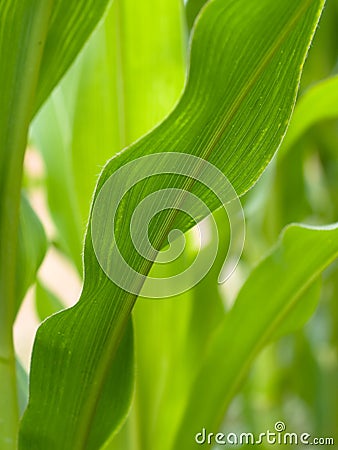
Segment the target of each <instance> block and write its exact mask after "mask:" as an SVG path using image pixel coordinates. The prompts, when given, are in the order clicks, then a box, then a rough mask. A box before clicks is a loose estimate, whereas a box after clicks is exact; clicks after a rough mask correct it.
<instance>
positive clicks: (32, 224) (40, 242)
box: [15, 195, 47, 311]
mask: <svg viewBox="0 0 338 450" xmlns="http://www.w3.org/2000/svg"><path fill="white" fill-rule="evenodd" d="M19 220H20V222H19V238H18V250H17V263H18V270H17V272H16V280H15V286H16V310H17V311H18V309H19V307H20V305H21V301H22V300H23V298H24V295H25V294H26V292H27V289H28V288H29V286H30V285H31V284H33V283H34V281H35V277H36V272H37V270H38V268H39V267H40V264H41V263H42V261H43V258H44V256H45V254H46V250H47V238H46V235H45V231H44V229H43V226H42V224H41V222H40V220H39V218H38V217H37V215H36V213H35V212H34V210H33V209H32V207H31V205H30V204H29V201H28V200H27V198H26V196H25V195H22V197H21V207H20V219H19Z"/></svg>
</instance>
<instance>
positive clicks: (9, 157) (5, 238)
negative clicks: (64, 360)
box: [0, 0, 52, 450]
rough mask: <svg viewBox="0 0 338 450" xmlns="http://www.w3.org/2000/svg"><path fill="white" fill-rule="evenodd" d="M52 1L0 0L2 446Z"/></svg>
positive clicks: (13, 415) (12, 421) (11, 439)
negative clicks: (30, 160) (27, 168)
mask: <svg viewBox="0 0 338 450" xmlns="http://www.w3.org/2000/svg"><path fill="white" fill-rule="evenodd" d="M51 6H52V2H51V1H50V0H46V1H42V0H32V1H30V2H28V1H21V0H14V1H9V0H4V1H2V2H1V3H0V61H1V72H0V105H1V108H0V199H1V202H0V239H1V245H0V447H1V448H2V449H3V450H12V449H14V448H16V435H17V427H18V425H17V424H18V406H17V389H16V386H15V383H16V377H15V355H14V349H13V338H12V324H13V320H14V316H15V308H16V305H15V303H16V287H15V281H16V280H15V278H16V271H17V262H16V257H17V240H18V227H19V210H20V191H21V178H22V165H23V157H24V151H25V146H26V138H27V131H28V126H29V122H30V120H31V116H32V112H33V107H34V94H35V90H36V86H37V81H38V75H39V67H40V62H41V57H42V49H43V43H44V41H45V38H46V33H47V28H48V23H49V17H50V13H51Z"/></svg>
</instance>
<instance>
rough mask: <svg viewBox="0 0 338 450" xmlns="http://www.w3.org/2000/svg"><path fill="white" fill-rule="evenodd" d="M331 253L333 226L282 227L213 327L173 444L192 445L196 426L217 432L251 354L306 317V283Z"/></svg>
mask: <svg viewBox="0 0 338 450" xmlns="http://www.w3.org/2000/svg"><path fill="white" fill-rule="evenodd" d="M337 257H338V226H337V225H335V226H332V227H327V228H325V227H323V228H317V229H315V228H313V229H311V228H307V227H303V226H300V225H290V226H289V227H287V228H286V230H285V231H284V233H283V234H282V237H281V239H280V242H279V243H278V245H277V246H276V248H275V249H274V250H273V251H272V252H271V254H270V255H269V256H268V257H267V258H265V259H264V260H263V261H262V262H261V263H260V264H259V265H258V266H257V267H256V269H254V270H253V271H252V273H251V274H250V276H249V278H248V280H247V281H246V283H245V284H244V286H243V287H242V289H241V291H240V293H239V295H238V297H237V300H236V302H235V304H234V306H233V308H232V309H231V311H230V313H229V314H228V315H227V316H226V317H225V319H224V321H223V323H222V325H220V327H219V328H218V329H217V330H216V331H215V334H214V336H213V337H212V339H211V341H210V346H209V349H208V354H207V357H206V358H205V360H204V361H203V363H202V365H201V368H200V370H199V372H198V374H197V376H196V380H195V382H194V384H193V387H192V390H191V395H190V401H189V403H188V405H187V408H186V411H185V414H184V418H183V420H182V422H181V428H180V431H179V433H178V435H177V439H176V446H175V445H174V447H173V448H179V446H181V447H182V448H185V449H190V448H197V447H198V445H197V444H196V442H195V441H194V437H195V435H196V433H198V432H200V431H201V430H202V428H206V429H207V430H210V432H217V431H218V427H219V426H220V423H221V421H222V418H223V416H224V414H225V412H226V409H227V407H228V406H229V404H230V402H231V400H232V398H233V397H234V395H235V394H236V392H237V390H238V388H239V386H240V385H241V383H242V382H243V380H244V378H245V376H246V374H247V372H248V370H249V368H250V366H251V363H252V362H253V360H254V359H255V357H256V356H257V354H258V353H259V352H260V350H261V349H262V348H263V347H264V346H265V345H266V344H268V343H269V342H271V341H272V340H274V339H275V338H276V337H279V336H280V335H281V334H282V333H287V332H290V331H293V330H294V329H295V327H296V326H297V325H298V326H301V325H302V324H303V323H304V321H305V320H306V319H307V318H308V317H309V310H310V311H311V310H313V306H314V303H315V301H316V299H318V289H317V288H318V286H315V287H312V284H313V282H314V281H315V280H316V279H317V277H318V276H319V275H320V273H321V272H322V271H323V270H324V269H325V268H326V267H327V266H328V265H329V264H330V263H331V262H333V261H334V260H335V259H336V258H337ZM309 290H312V294H313V293H314V294H315V297H314V298H313V296H312V295H309V294H310V291H309ZM308 300H309V302H308ZM305 302H306V303H305ZM215 368H217V370H216V371H215ZM211 379H212V380H213V383H210V380H211Z"/></svg>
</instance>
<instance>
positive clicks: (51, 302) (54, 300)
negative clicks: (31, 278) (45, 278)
mask: <svg viewBox="0 0 338 450" xmlns="http://www.w3.org/2000/svg"><path fill="white" fill-rule="evenodd" d="M35 306H36V312H37V314H38V317H39V319H40V321H41V322H42V321H43V320H45V319H46V318H47V317H49V316H51V315H52V314H55V313H57V312H59V311H61V310H62V309H64V307H65V306H64V305H63V303H62V302H61V300H60V299H59V298H58V297H57V296H56V295H55V294H54V293H53V292H52V291H51V290H49V289H48V288H47V287H46V286H44V285H43V284H42V283H41V282H40V281H39V280H38V281H37V282H36V285H35Z"/></svg>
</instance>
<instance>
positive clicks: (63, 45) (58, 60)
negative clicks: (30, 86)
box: [28, 0, 109, 110]
mask: <svg viewBox="0 0 338 450" xmlns="http://www.w3.org/2000/svg"><path fill="white" fill-rule="evenodd" d="M51 3H52V4H53V10H52V15H51V18H50V22H49V27H48V35H47V40H46V43H45V46H44V52H43V58H42V64H41V72H40V76H39V85H38V90H37V96H36V101H35V110H37V109H38V108H40V106H41V105H42V103H43V102H44V101H45V100H46V98H47V97H48V95H49V94H50V93H51V91H52V89H53V88H54V87H55V86H56V84H57V83H58V82H59V81H60V79H61V77H62V76H63V75H64V74H65V72H66V70H67V69H68V68H69V66H70V65H71V63H72V62H73V61H74V59H75V58H76V56H77V55H78V53H79V51H80V50H81V48H82V47H83V45H84V43H85V42H86V41H87V39H88V37H89V35H90V34H91V32H92V31H93V30H94V28H95V26H96V25H97V23H98V21H99V20H100V19H101V17H102V15H103V13H104V11H105V9H106V7H107V5H108V3H109V0H81V1H76V2H68V1H66V0H54V1H52V2H51ZM28 7H29V6H28ZM32 9H33V8H32Z"/></svg>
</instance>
